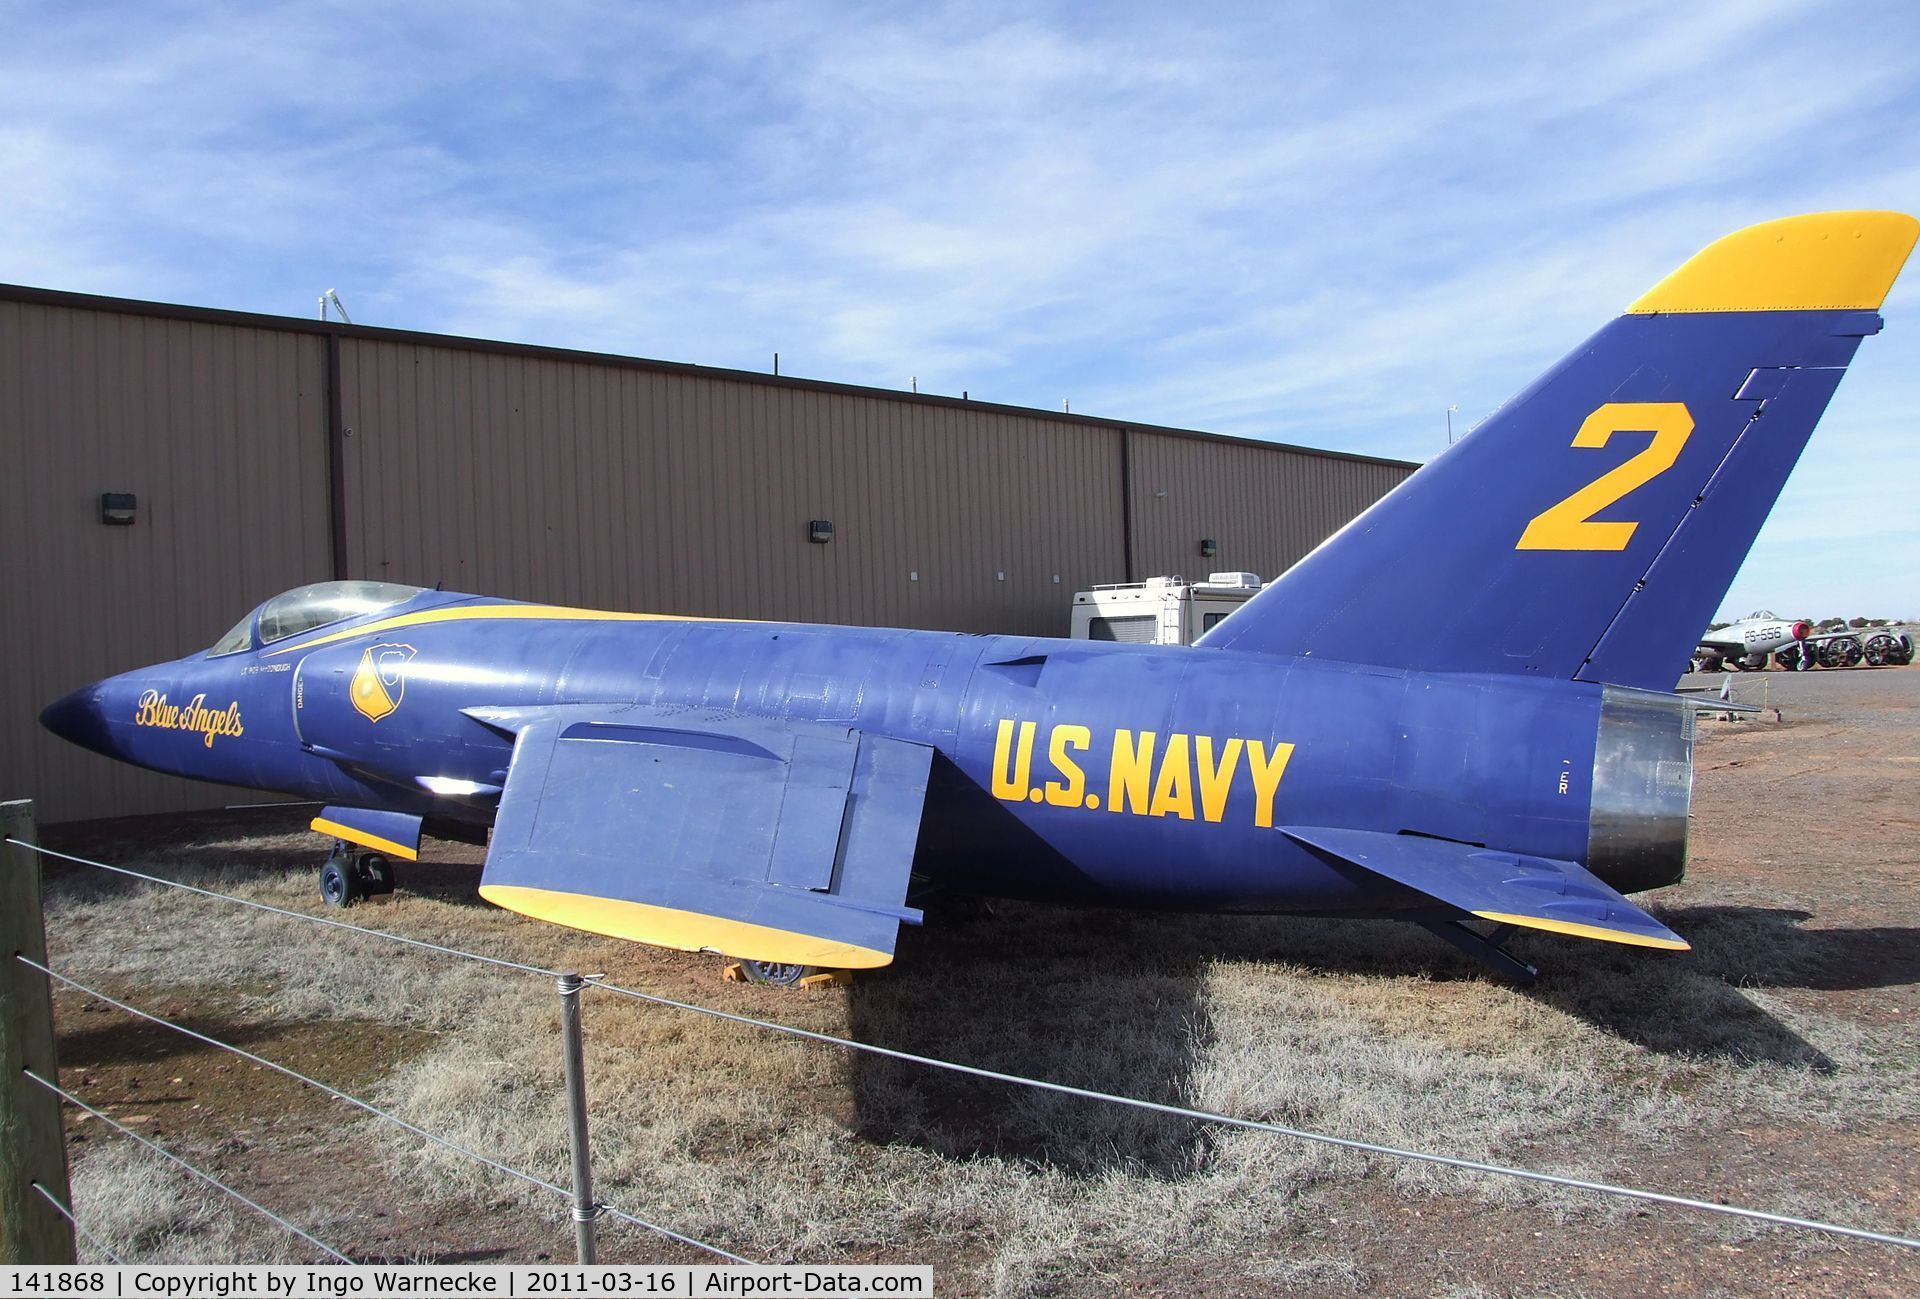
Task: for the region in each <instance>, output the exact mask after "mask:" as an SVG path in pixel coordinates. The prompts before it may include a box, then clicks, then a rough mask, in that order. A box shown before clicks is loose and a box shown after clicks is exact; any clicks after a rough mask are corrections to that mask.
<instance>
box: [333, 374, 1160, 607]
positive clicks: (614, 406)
mask: <svg viewBox="0 0 1920 1299" xmlns="http://www.w3.org/2000/svg"><path fill="white" fill-rule="evenodd" d="M342 388H343V391H344V393H345V404H344V409H345V418H346V426H347V429H348V430H349V436H348V437H347V438H346V460H347V540H348V569H349V571H350V572H351V573H352V574H354V575H356V576H368V577H381V578H388V579H391V580H394V581H405V582H417V583H422V584H425V585H432V584H433V583H435V582H441V581H444V582H445V584H446V585H447V586H448V587H449V588H452V589H456V590H465V591H478V592H484V593H487V594H498V595H509V596H515V597H519V598H523V599H533V600H547V601H553V602H556V603H562V604H578V605H587V606H592V607H608V608H617V609H638V610H647V611H653V612H668V613H688V614H704V615H715V616H721V617H735V618H766V619H791V620H804V621H814V622H842V623H862V624H868V625H883V626H908V627H951V628H957V629H960V630H974V631H988V630H993V631H1008V632H1026V633H1032V634H1041V635H1057V634H1062V633H1064V630H1065V627H1066V621H1067V614H1066V610H1067V606H1068V601H1069V598H1070V597H1071V594H1072V592H1073V590H1074V589H1075V587H1076V585H1085V584H1087V583H1091V582H1095V581H1104V580H1109V579H1111V578H1112V577H1113V575H1114V574H1116V573H1118V572H1119V571H1120V570H1121V569H1122V567H1123V566H1124V556H1123V555H1122V552H1121V523H1120V495H1119V484H1120V478H1119V444H1118V434H1117V433H1116V432H1115V431H1114V430H1111V429H1105V428H1101V427H1098V426H1092V425H1085V424H1071V425H1063V424H1053V423H1049V422H1047V421H1045V420H1043V419H1039V418H1031V417H1026V418H1023V417H1018V416H1010V415H1006V414H1003V413H999V412H992V411H985V410H982V411H979V412H973V411H968V410H966V409H964V408H958V407H952V406H930V405H923V404H916V403H913V402H910V401H905V400H891V399H888V398H886V397H884V396H877V395H876V396H864V397H852V396H845V395H840V394H832V393H823V392H810V391H806V390H801V389H795V388H788V387H779V386H773V385H764V384H754V383H745V382H740V381H736V380H729V379H723V378H707V377H695V376H687V375H680V374H671V373H657V372H651V371H647V370H641V369H631V368H620V367H613V366H606V365H595V364H590V363H585V362H561V361H554V360H551V359H547V358H533V357H517V356H503V355H485V354H477V353H472V352H465V351H456V350H452V349H448V348H442V347H434V346H430V345H418V344H402V343H393V342H385V341H369V340H361V339H348V340H346V341H345V346H344V348H343V355H342ZM810 519H828V520H831V521H832V523H833V525H834V539H833V541H832V542H830V543H828V544H826V545H815V544H813V543H811V542H809V541H808V540H807V522H808V520H810ZM916 571H917V572H918V573H919V575H920V576H919V580H918V581H914V580H912V577H911V574H912V573H914V572H916ZM1001 573H1004V574H1005V575H1006V576H1005V580H1001V579H1000V578H999V576H998V575H999V574H1001ZM1056 574H1057V575H1058V576H1059V582H1058V583H1057V584H1056V583H1055V582H1054V580H1053V579H1054V576H1055V575H1056Z"/></svg>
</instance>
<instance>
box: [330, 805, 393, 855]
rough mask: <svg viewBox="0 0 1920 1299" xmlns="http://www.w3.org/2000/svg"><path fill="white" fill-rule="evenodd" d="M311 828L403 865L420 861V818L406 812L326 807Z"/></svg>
mask: <svg viewBox="0 0 1920 1299" xmlns="http://www.w3.org/2000/svg"><path fill="white" fill-rule="evenodd" d="M312 828H313V829H314V830H315V831H316V832H317V833H319V834H329V835H332V836H333V837H334V838H336V839H344V840H346V841H347V842H348V843H350V844H354V845H356V846H358V847H361V848H371V849H373V851H375V852H383V853H386V854H387V855H388V856H390V857H398V858H400V860H402V861H418V860H420V818H419V817H417V816H412V815H410V814H408V813H406V812H380V811H375V810H374V809H372V808H365V807H323V808H321V809H320V815H319V816H316V817H314V818H313V825H312Z"/></svg>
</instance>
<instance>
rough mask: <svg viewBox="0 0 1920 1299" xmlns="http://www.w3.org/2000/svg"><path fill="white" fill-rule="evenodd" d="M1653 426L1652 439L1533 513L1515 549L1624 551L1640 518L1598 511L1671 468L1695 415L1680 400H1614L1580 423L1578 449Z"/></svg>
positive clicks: (1575, 441) (1602, 443)
mask: <svg viewBox="0 0 1920 1299" xmlns="http://www.w3.org/2000/svg"><path fill="white" fill-rule="evenodd" d="M1641 430H1651V432H1652V433H1653V441H1652V442H1649V443H1648V444H1647V448H1646V450H1644V451H1642V452H1640V453H1639V454H1638V455H1636V456H1634V457H1633V458H1632V459H1630V460H1627V461H1625V462H1623V463H1621V464H1618V465H1615V466H1614V467H1613V468H1612V469H1609V470H1608V471H1607V472H1606V473H1604V474H1602V475H1600V476H1599V477H1598V478H1596V479H1594V480H1593V481H1592V482H1590V483H1588V484H1587V485H1586V486H1585V487H1582V488H1581V489H1580V490H1579V491H1577V492H1575V493H1574V494H1573V495H1571V496H1569V497H1567V499H1565V500H1564V501H1561V502H1560V503H1559V504H1558V505H1550V506H1548V507H1547V508H1546V509H1544V510H1542V511H1540V513H1538V514H1536V515H1534V516H1533V521H1532V522H1530V523H1528V524H1527V530H1526V531H1525V532H1523V533H1521V534H1520V540H1519V541H1517V542H1516V543H1514V547H1513V548H1514V549H1515V550H1625V549H1626V548H1627V543H1628V542H1629V541H1631V540H1633V533H1634V529H1636V528H1638V527H1639V526H1640V525H1639V524H1638V523H1637V522H1626V523H1598V522H1595V521H1594V517H1593V516H1594V515H1596V514H1598V513H1599V512H1600V511H1602V510H1604V509H1606V508H1607V507H1608V506H1609V505H1612V504H1613V503H1614V502H1615V501H1617V500H1619V499H1621V498H1622V497H1624V496H1625V495H1626V494H1627V493H1628V492H1631V491H1633V490H1634V489H1635V488H1636V487H1644V486H1646V485H1647V484H1648V483H1650V482H1652V481H1653V480H1654V479H1656V478H1658V477H1659V476H1660V475H1661V474H1664V473H1666V472H1667V470H1669V469H1671V468H1673V462H1674V461H1676V460H1678V459H1679V458H1680V448H1682V447H1684V446H1685V445H1686V444H1687V436H1688V435H1689V434H1690V433H1692V432H1693V415H1692V414H1691V413H1690V412H1689V411H1688V410H1687V408H1686V406H1685V405H1684V404H1683V403H1681V402H1677V401H1610V402H1608V403H1607V404H1606V405H1604V406H1602V407H1601V408H1600V409H1599V410H1596V411H1595V412H1593V414H1591V415H1589V416H1587V418H1586V421H1585V422H1584V423H1582V424H1581V425H1580V431H1579V432H1578V433H1575V434H1574V435H1573V445H1575V446H1577V447H1603V446H1605V445H1606V444H1607V440H1608V439H1609V438H1611V437H1612V436H1613V435H1614V434H1615V433H1624V432H1639V431H1641Z"/></svg>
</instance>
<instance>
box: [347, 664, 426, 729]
mask: <svg viewBox="0 0 1920 1299" xmlns="http://www.w3.org/2000/svg"><path fill="white" fill-rule="evenodd" d="M414 653H415V651H414V648H413V646H411V645H375V646H372V647H371V648H369V649H368V650H367V651H366V653H364V654H362V655H361V656H360V666H359V667H357V668H355V669H354V672H353V683H352V685H350V686H349V687H348V688H347V694H348V695H349V696H350V697H351V698H352V699H353V706H354V709H355V710H356V711H357V712H359V714H360V715H361V716H362V717H364V718H366V719H367V720H368V721H370V722H377V721H379V720H380V719H381V718H382V717H385V716H386V715H387V714H389V713H391V712H392V711H393V710H394V709H396V708H398V707H399V706H400V701H401V700H402V699H403V698H405V697H406V693H407V663H408V662H409V661H410V660H411V659H412V658H413V656H414Z"/></svg>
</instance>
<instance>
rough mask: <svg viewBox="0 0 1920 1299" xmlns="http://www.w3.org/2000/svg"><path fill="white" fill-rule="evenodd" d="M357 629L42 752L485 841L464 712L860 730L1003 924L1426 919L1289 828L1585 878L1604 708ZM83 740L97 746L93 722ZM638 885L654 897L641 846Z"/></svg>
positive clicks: (1144, 651)
mask: <svg viewBox="0 0 1920 1299" xmlns="http://www.w3.org/2000/svg"><path fill="white" fill-rule="evenodd" d="M555 612H556V613H569V611H555ZM489 614H493V615H500V616H489ZM395 615H398V616H395ZM421 615H425V616H421ZM363 622H364V623H365V628H364V630H357V629H356V628H355V625H354V624H347V625H346V626H345V627H344V628H342V627H329V628H324V629H321V631H320V632H318V633H315V634H312V635H307V636H301V637H294V638H291V639H290V640H288V641H286V642H283V643H281V644H278V645H267V646H264V647H260V648H252V649H246V650H242V651H240V652H238V653H231V654H225V655H219V656H215V655H211V654H200V655H194V656H191V657H188V658H185V659H181V660H178V661H176V662H173V663H168V664H162V665H158V666H156V667H153V668H148V669H143V670H141V671H139V672H134V673H128V674H126V675H123V676H119V677H114V678H110V679H109V680H107V681H103V682H100V683H98V684H97V685H95V686H92V687H89V688H88V690H86V691H82V692H76V695H74V696H69V697H68V699H66V700H63V701H61V702H60V703H59V704H56V705H55V706H54V707H53V708H51V709H49V724H50V725H53V726H55V728H56V729H60V730H62V731H63V733H65V734H68V735H69V737H70V738H75V739H78V740H80V742H82V743H86V744H88V745H89V747H93V748H95V749H98V750H100V751H102V752H105V753H109V754H110V755H111V756H114V757H117V758H121V759H124V760H128V761H132V762H137V763H140V764H141V765H144V766H147V767H152V768H155V769H158V770H162V771H168V772H174V773H177V774H180V775H185V776H191V777H196V778H199V779H204V780H213V781H220V782H224V783H229V784H237V785H247V786H253V787H258V788H262V789H269V790H276V791H281V792H284V793H288V794H294V795H298V796H302V797H307V798H313V799H317V800H322V801H324V802H328V803H332V804H343V805H352V806H363V807H370V808H385V809H391V810H395V811H405V812H410V813H416V814H419V815H423V816H426V817H428V818H429V822H430V824H431V823H432V822H434V821H442V822H444V821H455V822H464V823H467V824H469V825H484V824H486V823H487V822H488V821H490V820H491V818H492V815H493V809H494V806H495V804H496V803H497V800H498V792H499V789H500V787H501V786H502V785H503V784H504V783H505V780H506V772H507V769H508V767H509V764H510V761H511V758H512V741H511V740H510V739H509V738H506V737H505V736H503V735H502V734H501V732H500V731H498V730H497V729H495V728H493V727H490V726H488V725H485V724H483V723H482V722H481V721H479V720H476V719H475V717H473V716H472V715H470V713H469V711H468V710H475V709H495V708H527V707H542V706H548V705H553V704H566V703H586V704H605V703H640V704H646V705H650V706H653V707H655V708H660V709H668V710H671V709H675V708H683V707H684V708H686V709H689V710H694V709H700V710H719V711H721V712H725V713H733V714H737V715H741V716H749V717H761V718H775V719H790V720H793V721H804V722H825V723H833V724H845V725H847V726H848V727H850V728H858V729H859V730H861V731H863V732H866V733H868V734H874V735H881V736H887V737H892V738H896V739H901V740H906V741H910V742H913V743H917V744H924V745H928V746H930V747H931V748H933V749H934V750H935V752H936V754H937V757H936V759H935V763H934V773H933V778H932V781H931V784H930V787H929V791H928V797H927V805H926V809H925V814H924V818H923V822H922V828H921V833H920V839H919V848H918V851H917V853H916V859H915V867H916V870H917V871H919V872H921V873H923V874H925V875H929V876H933V877H935V878H938V879H944V880H947V881H950V882H952V883H953V884H955V885H956V886H958V887H961V888H964V889H966V890H968V891H975V892H982V893H989V894H997V895H1005V896H1021V897H1038V898H1051V899H1062V900H1067V899H1071V900H1078V901H1100V902H1112V903H1118V904H1125V905H1135V906H1154V907H1170V908H1193V909H1205V910H1233V909H1244V910H1266V911H1302V912H1321V913H1351V914H1358V913H1370V914H1399V913H1407V912H1413V911H1417V910H1420V909H1422V908H1424V907H1426V906H1428V905H1430V899H1426V898H1423V897H1421V896H1420V895H1418V894H1415V893H1413V892H1411V891H1409V890H1406V889H1404V888H1402V887H1401V886H1399V885H1396V884H1393V883H1392V882H1390V881H1387V880H1385V879H1383V878H1381V877H1379V876H1376V875H1373V874H1370V873H1368V872H1364V871H1357V870H1354V869H1353V868H1352V867H1350V866H1348V865H1346V864H1344V863H1341V862H1338V861H1333V860H1329V859H1327V858H1325V857H1323V856H1322V855H1319V854H1317V853H1315V852H1313V851H1311V850H1309V849H1307V848H1306V847H1303V846H1302V845H1300V844H1298V843H1296V842H1294V841H1293V840H1291V839H1290V838H1288V837H1287V836H1286V835H1284V834H1282V833H1279V832H1278V830H1277V829H1276V827H1279V826H1284V825H1313V826H1354V827H1365V828H1368V829H1373V830H1385V831H1388V832H1390V833H1404V834H1411V835H1421V836H1430V837H1433V838H1438V839H1446V840H1451V841H1454V842H1460V843H1468V844H1477V845H1485V846H1488V847H1492V848H1497V849H1500V850H1503V851H1509V852H1517V853H1527V854H1534V855H1537V856H1540V857H1548V858H1556V859H1562V860H1570V861H1584V860H1588V859H1589V858H1590V853H1589V813H1590V807H1591V804H1592V784H1593V779H1594V772H1595V762H1594V755H1595V741H1596V732H1597V729H1598V727H1599V722H1600V715H1601V702H1602V688H1601V687H1599V686H1596V685H1589V684H1586V683H1580V682H1569V681H1543V680H1533V679H1528V678H1524V677H1514V676H1483V675H1470V674H1458V673H1448V674H1436V673H1420V672H1410V671H1404V670H1393V669H1387V668H1380V667H1368V666H1359V665H1354V664H1348V663H1340V662H1331V661H1323V660H1319V659H1315V658H1311V657H1300V658H1292V659H1279V658H1275V657H1271V656H1267V655H1262V654H1248V653H1238V652H1233V651H1226V650H1219V649H1204V648H1203V649H1188V648H1176V647H1149V646H1133V645H1112V644H1104V643H1094V642H1086V641H1069V640H1046V639H1030V638H1019V637H1004V636H972V635H960V634H954V633H944V632H922V631H896V630H882V629H867V628H848V627H820V626H809V625H801V624H779V623H727V622H703V621H682V620H673V619H626V618H621V617H619V616H611V615H587V614H571V615H570V616H566V617H551V618H550V617H543V616H539V615H538V614H537V613H536V612H534V611H533V610H532V609H530V608H529V607H528V606H517V605H510V604H505V603H503V602H497V601H489V600H480V599H475V598H474V597H470V596H455V595H451V594H446V595H442V594H438V593H424V594H423V595H422V596H420V597H419V598H418V599H417V600H415V601H413V602H411V603H410V604H408V605H407V606H405V607H404V608H402V609H397V610H393V611H390V612H389V613H388V614H386V615H383V616H381V617H379V618H375V619H368V620H363ZM380 663H385V664H386V665H387V666H386V668H385V671H386V672H387V680H388V681H389V683H390V685H389V686H388V688H387V689H386V691H385V692H384V695H385V697H384V698H383V701H382V703H381V705H380V707H379V708H378V709H373V710H369V709H368V708H367V707H365V701H364V700H359V701H356V699H355V698H354V692H355V690H356V686H355V682H356V679H358V680H359V681H360V682H361V683H362V684H363V685H364V683H365V682H366V681H367V680H369V679H370V678H369V676H368V672H367V669H368V667H369V666H374V667H378V666H379V665H380ZM83 696H84V698H83ZM356 703H358V704H359V705H360V706H356ZM62 709H65V710H67V712H66V713H62V712H61V710H62ZM83 711H84V712H85V713H86V715H87V716H88V717H91V718H97V719H98V721H97V724H94V723H84V724H83V720H75V719H76V718H78V717H79V715H80V714H81V713H82V712H83ZM370 711H371V712H378V713H379V715H378V716H370V715H369V713H370ZM63 718H64V719H65V720H64V723H63V721H62V719H63ZM89 726H91V728H92V729H88V727H89ZM76 731H86V734H76V733H75V732H76ZM434 791H439V792H434ZM634 869H635V870H636V871H643V870H645V869H646V845H645V844H644V843H636V844H635V845H634ZM1595 870H1596V871H1601V870H1602V868H1601V867H1600V866H1599V865H1596V866H1595ZM1639 886H1641V885H1639V884H1626V885H1624V887H1639Z"/></svg>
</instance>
